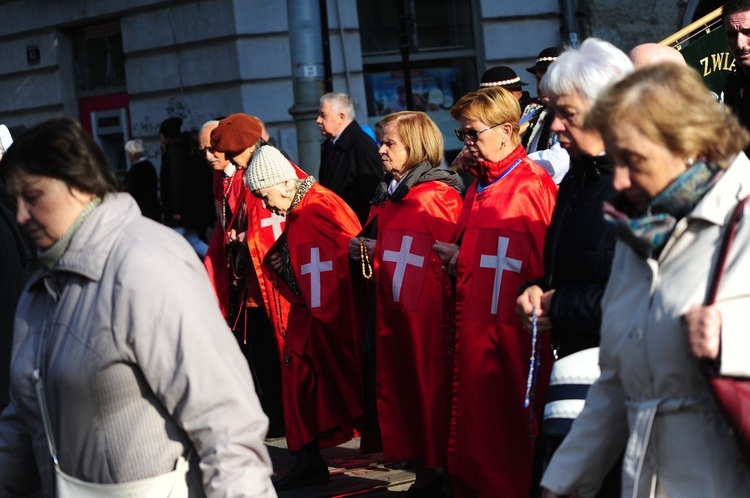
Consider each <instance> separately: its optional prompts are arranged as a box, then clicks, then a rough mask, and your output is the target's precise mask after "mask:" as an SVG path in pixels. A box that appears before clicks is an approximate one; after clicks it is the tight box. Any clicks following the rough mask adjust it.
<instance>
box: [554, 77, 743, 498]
mask: <svg viewBox="0 0 750 498" xmlns="http://www.w3.org/2000/svg"><path fill="white" fill-rule="evenodd" d="M586 126H587V127H588V128H592V129H596V130H599V131H600V132H601V133H602V136H603V137H604V142H605V144H606V147H607V153H608V154H609V155H610V156H611V157H612V159H613V160H614V164H615V173H614V187H615V190H617V191H618V192H619V194H618V195H617V196H616V197H615V198H614V199H613V201H612V202H611V204H605V208H604V209H605V216H606V217H607V219H608V220H609V221H610V222H611V223H612V226H613V228H614V231H615V234H616V237H617V242H616V246H615V256H614V260H613V263H612V273H611V275H610V278H609V282H608V284H607V287H606V289H605V292H604V297H603V298H602V304H601V306H602V329H601V347H600V354H599V363H600V367H601V376H600V377H599V379H598V380H597V381H596V382H595V383H594V385H593V386H592V387H591V389H590V390H589V393H588V397H587V398H586V406H585V407H584V409H583V411H582V412H581V414H580V415H579V416H578V418H577V419H576V421H575V422H574V423H573V427H572V429H571V431H570V433H569V434H568V436H567V437H566V438H565V440H564V441H563V443H562V445H561V446H560V448H559V449H558V450H557V452H556V453H555V455H554V457H553V458H552V461H551V462H550V465H549V467H548V468H547V471H546V472H545V474H544V477H543V479H542V486H543V487H545V488H547V491H546V493H545V495H546V496H547V497H554V496H559V495H565V494H568V493H573V492H577V493H578V496H580V497H589V496H594V495H595V493H596V490H597V488H598V487H599V485H600V483H601V480H602V478H603V477H604V475H605V474H606V472H607V471H608V470H609V468H610V467H611V465H612V463H613V462H614V461H615V459H616V458H617V457H618V456H619V455H620V454H621V453H622V452H623V451H624V452H625V457H624V463H623V472H622V496H634V497H639V498H640V497H649V496H657V497H679V498H691V497H695V498H698V497H701V498H707V497H708V498H711V497H714V498H718V497H728V496H746V495H747V492H748V489H750V472H748V468H747V467H746V465H745V463H744V461H743V459H742V457H741V454H740V451H739V448H738V445H737V442H736V441H735V440H734V436H733V433H732V431H731V430H730V427H729V425H728V422H727V421H726V419H725V418H724V416H723V413H722V412H721V410H720V407H719V406H718V404H717V402H716V401H715V400H714V398H713V395H712V392H711V388H710V385H709V383H708V382H707V380H706V378H705V368H704V366H705V365H704V364H705V363H709V364H710V365H711V368H712V369H715V370H716V371H718V372H719V373H720V374H725V375H731V376H740V377H747V376H750V368H749V367H748V362H747V355H748V346H747V344H748V343H747V326H746V325H747V308H748V305H750V285H749V284H748V281H747V275H748V274H749V272H750V247H748V246H750V225H748V224H747V223H746V221H745V220H744V219H743V220H742V221H740V224H739V228H738V231H737V233H736V236H735V239H734V245H733V247H732V250H731V252H730V253H729V254H728V259H727V261H726V273H725V274H724V278H723V280H722V284H721V286H720V287H719V291H718V297H717V300H716V304H714V305H704V304H703V303H704V300H705V299H706V295H707V294H708V286H709V277H710V276H711V275H712V274H713V272H714V271H715V270H716V263H717V257H718V252H719V246H720V240H721V238H722V236H723V233H724V231H725V229H726V226H727V224H728V221H729V218H730V217H731V213H732V212H733V211H734V209H735V207H736V206H737V204H738V202H739V201H740V200H741V199H742V198H744V197H746V196H747V195H748V194H750V161H748V158H747V157H746V156H745V154H744V153H743V152H742V150H743V149H744V147H745V146H746V145H747V143H748V138H749V137H748V133H747V131H746V130H745V129H744V128H742V127H741V126H740V125H739V123H738V122H737V120H736V118H735V117H734V116H733V115H732V113H730V112H727V111H726V109H724V108H723V107H722V106H721V104H719V103H717V102H716V101H715V100H714V99H713V97H712V96H711V93H710V92H709V91H708V89H706V87H705V86H704V84H703V82H702V80H701V78H700V76H699V75H698V74H697V73H696V72H695V71H694V70H693V69H690V68H687V67H684V66H680V65H676V64H672V63H668V64H663V65H659V66H649V67H646V68H644V69H641V70H639V71H637V72H635V73H633V74H631V75H630V76H628V77H626V78H625V79H624V80H622V81H620V82H619V83H617V84H615V85H614V86H613V87H612V88H611V89H609V90H608V91H606V92H604V93H603V94H602V95H600V96H599V98H598V100H597V102H596V104H595V106H594V108H593V109H592V110H591V112H590V114H589V116H588V117H587V120H586Z"/></svg>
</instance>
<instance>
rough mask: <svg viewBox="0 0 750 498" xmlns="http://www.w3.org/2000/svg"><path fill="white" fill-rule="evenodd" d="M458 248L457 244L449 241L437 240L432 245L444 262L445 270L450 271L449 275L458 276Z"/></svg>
mask: <svg viewBox="0 0 750 498" xmlns="http://www.w3.org/2000/svg"><path fill="white" fill-rule="evenodd" d="M458 249H459V247H458V246H457V245H456V244H449V243H448V242H440V241H439V240H438V241H435V244H434V245H433V246H432V250H433V251H435V253H436V254H437V255H438V258H440V261H442V262H443V266H442V269H443V271H446V272H448V275H450V276H452V277H455V276H456V261H458Z"/></svg>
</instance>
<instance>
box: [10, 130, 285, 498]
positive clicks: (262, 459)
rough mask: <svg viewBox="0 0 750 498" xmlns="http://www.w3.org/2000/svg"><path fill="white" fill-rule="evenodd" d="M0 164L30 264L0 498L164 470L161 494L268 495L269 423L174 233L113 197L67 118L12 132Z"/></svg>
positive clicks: (103, 168)
mask: <svg viewBox="0 0 750 498" xmlns="http://www.w3.org/2000/svg"><path fill="white" fill-rule="evenodd" d="M0 172H1V173H2V176H3V178H4V179H5V180H6V184H7V186H8V189H9V191H10V193H11V194H12V195H13V197H15V199H16V201H17V203H18V215H17V219H18V222H19V224H20V225H21V227H22V228H23V229H25V230H26V231H27V232H28V234H29V236H30V237H31V239H32V240H33V242H34V243H35V245H36V246H37V249H38V254H39V259H40V260H41V262H42V263H43V267H42V268H41V269H40V270H39V271H37V272H36V273H35V274H34V275H33V276H32V277H31V279H30V281H29V282H28V284H27V286H26V288H25V290H24V293H23V295H22V297H21V300H20V303H19V306H18V310H17V313H16V320H15V327H14V344H13V357H12V364H11V404H10V406H9V407H8V408H7V409H6V410H5V411H4V412H3V414H2V416H1V417H0V496H24V495H29V494H33V493H37V492H38V490H39V489H40V488H41V491H42V492H43V495H44V496H47V497H53V496H55V495H56V494H57V495H58V496H63V494H62V493H63V491H64V490H63V488H64V487H66V486H73V487H74V490H73V491H72V492H73V494H74V495H75V494H76V491H75V486H78V485H82V486H89V485H92V484H93V486H94V487H95V490H96V492H97V493H99V496H115V495H116V492H117V486H118V485H121V484H123V483H129V485H133V483H135V482H136V481H138V482H137V483H135V485H139V484H140V483H143V482H152V480H154V482H156V481H158V482H160V483H161V484H164V481H165V479H166V480H167V492H165V493H163V494H161V496H211V497H225V496H262V497H269V496H275V493H274V491H273V487H272V485H271V481H270V475H271V465H270V459H269V456H268V453H267V451H266V449H265V446H264V444H263V437H264V436H265V433H266V429H267V424H268V421H267V419H266V417H265V416H264V415H263V412H262V411H261V408H260V405H259V403H258V399H257V397H256V395H255V392H254V389H253V383H252V379H251V377H250V373H249V371H248V367H247V363H246V362H245V360H244V358H243V356H242V354H241V353H240V351H239V349H238V347H237V344H236V341H235V340H234V338H233V337H232V334H231V333H230V331H229V329H228V328H227V326H226V323H225V321H224V319H223V317H222V316H221V313H220V311H219V309H218V306H217V305H216V298H215V297H214V295H213V293H212V291H211V288H210V285H209V282H208V278H207V276H206V273H205V271H204V269H203V266H202V265H201V262H200V260H199V259H198V258H197V257H196V255H195V253H194V252H193V250H192V249H191V247H190V246H189V245H188V244H187V242H186V241H185V240H184V239H183V238H182V237H180V236H179V235H178V234H176V233H174V232H172V231H170V230H169V229H167V228H165V227H163V226H161V225H159V224H157V223H155V222H153V221H151V220H149V219H147V218H145V217H143V216H142V215H141V212H140V211H139V209H138V206H137V204H136V203H135V201H134V200H133V198H132V197H130V196H129V195H128V194H119V193H116V191H117V187H118V184H117V180H116V179H115V177H114V175H113V173H112V170H111V169H110V168H109V166H108V165H107V161H106V158H105V157H104V154H103V153H102V151H101V149H100V148H99V147H98V146H97V145H96V144H95V143H94V141H93V140H92V138H91V136H90V135H88V134H87V133H86V132H85V131H84V130H83V129H82V128H81V126H80V125H79V124H78V123H77V122H75V121H74V120H72V119H70V118H65V117H60V118H54V119H51V120H49V121H46V122H44V123H42V124H39V125H37V126H35V127H33V128H31V129H30V130H29V131H27V132H26V133H25V134H23V135H22V136H21V137H19V138H18V139H17V140H16V142H15V144H14V145H13V147H11V148H10V150H9V151H8V152H7V154H6V155H5V157H4V158H3V160H2V162H1V163H0ZM188 467H189V469H188ZM71 483H72V484H71ZM99 485H104V486H99ZM169 490H171V491H169ZM144 493H145V492H141V493H139V494H138V495H139V496H144Z"/></svg>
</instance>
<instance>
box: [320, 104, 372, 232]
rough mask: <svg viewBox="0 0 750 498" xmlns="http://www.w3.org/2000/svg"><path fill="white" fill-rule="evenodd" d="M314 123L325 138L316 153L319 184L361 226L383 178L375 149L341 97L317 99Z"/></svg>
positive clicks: (351, 110)
mask: <svg viewBox="0 0 750 498" xmlns="http://www.w3.org/2000/svg"><path fill="white" fill-rule="evenodd" d="M315 122H316V123H318V127H319V128H320V133H321V134H322V135H323V136H324V137H326V141H325V142H323V144H322V145H321V152H320V173H319V176H320V178H319V181H320V184H321V185H322V186H324V187H327V188H329V189H331V190H333V191H334V192H335V193H336V194H338V195H339V197H341V198H342V199H343V200H344V202H346V203H347V204H348V205H349V207H351V208H352V210H353V211H354V212H355V213H356V215H357V218H359V221H360V223H361V224H362V225H364V224H365V222H366V221H367V217H368V215H369V214H370V199H371V198H372V195H373V193H374V192H375V187H376V186H377V185H378V184H379V183H380V179H381V178H382V176H383V164H382V162H381V160H380V155H379V154H378V146H377V145H376V144H375V142H374V141H373V139H372V138H370V136H369V135H367V133H365V132H364V131H362V128H361V127H360V125H359V123H357V121H355V119H354V105H353V104H352V99H351V98H349V96H348V95H346V94H345V93H327V94H325V95H323V96H322V97H320V107H319V109H318V119H316V120H315Z"/></svg>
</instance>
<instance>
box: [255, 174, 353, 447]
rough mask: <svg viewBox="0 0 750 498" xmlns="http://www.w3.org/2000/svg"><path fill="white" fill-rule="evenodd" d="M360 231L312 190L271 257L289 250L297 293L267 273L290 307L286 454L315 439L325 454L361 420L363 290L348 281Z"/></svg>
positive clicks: (325, 193)
mask: <svg viewBox="0 0 750 498" xmlns="http://www.w3.org/2000/svg"><path fill="white" fill-rule="evenodd" d="M360 228H361V227H360V224H359V220H358V219H357V217H356V215H355V214H354V212H353V211H352V210H351V209H350V208H349V206H347V205H346V203H345V202H344V201H343V200H341V198H340V197H338V196H337V195H336V194H334V193H333V192H331V191H330V190H328V189H326V188H325V187H321V186H320V185H318V184H317V183H316V184H313V186H312V187H311V188H310V190H309V191H308V192H307V193H306V194H305V196H304V197H303V198H302V200H301V201H300V202H299V204H298V205H297V206H296V207H295V208H294V210H293V211H292V212H291V213H290V214H289V215H288V216H287V224H286V228H285V230H284V233H283V234H282V236H281V237H280V238H279V240H278V241H277V242H276V244H274V246H273V247H271V249H270V250H269V251H268V254H269V255H271V254H274V253H276V252H279V251H280V249H281V245H282V244H283V243H285V241H286V243H288V246H289V259H290V266H291V269H292V271H293V272H294V277H295V280H296V282H297V285H298V288H299V291H300V294H297V293H295V292H294V290H293V289H292V288H291V287H290V286H289V285H288V283H287V282H286V281H285V280H284V278H283V277H282V276H281V275H279V274H276V273H275V272H274V271H273V270H271V269H270V268H269V267H268V266H267V264H266V265H264V268H263V269H264V271H265V273H266V276H267V278H268V279H269V280H271V281H273V282H274V285H275V286H277V288H278V289H279V291H280V293H281V294H282V296H283V297H285V298H286V299H287V300H288V301H289V302H290V303H291V308H290V310H289V319H288V322H287V327H286V330H285V331H284V332H283V335H284V337H283V340H284V343H283V358H282V364H281V379H282V398H283V401H284V419H285V420H284V422H285V425H286V439H287V445H288V448H289V450H290V451H291V452H296V451H298V450H299V449H300V448H301V447H302V446H303V445H305V444H307V443H309V442H311V441H313V440H314V439H316V438H318V442H319V444H320V446H322V447H325V446H331V445H337V444H341V443H342V442H345V441H347V440H349V439H351V437H352V434H353V429H354V428H356V427H357V426H358V424H359V422H360V419H361V417H362V414H363V408H362V373H361V364H360V352H361V348H362V336H363V330H364V318H365V311H366V310H365V306H366V302H367V300H366V297H365V292H364V291H365V289H364V286H363V285H362V282H361V281H360V280H359V279H352V271H351V267H350V260H349V253H348V245H349V241H350V240H351V238H352V237H354V236H355V235H357V233H359V231H360ZM266 259H268V258H266ZM266 262H267V261H266ZM321 435H322V436H321Z"/></svg>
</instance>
